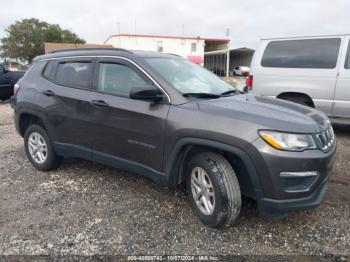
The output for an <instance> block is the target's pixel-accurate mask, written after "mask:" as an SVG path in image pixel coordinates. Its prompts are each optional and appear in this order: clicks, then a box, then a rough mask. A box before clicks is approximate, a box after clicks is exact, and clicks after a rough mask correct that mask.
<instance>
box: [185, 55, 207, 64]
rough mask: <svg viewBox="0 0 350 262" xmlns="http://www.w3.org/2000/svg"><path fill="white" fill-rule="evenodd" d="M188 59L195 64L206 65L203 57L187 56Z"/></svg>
mask: <svg viewBox="0 0 350 262" xmlns="http://www.w3.org/2000/svg"><path fill="white" fill-rule="evenodd" d="M187 59H188V60H190V61H191V62H193V63H195V64H203V63H204V58H203V57H202V56H198V55H189V56H187Z"/></svg>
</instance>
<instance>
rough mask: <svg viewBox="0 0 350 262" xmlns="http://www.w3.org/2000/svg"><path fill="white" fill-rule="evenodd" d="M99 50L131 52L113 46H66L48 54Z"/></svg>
mask: <svg viewBox="0 0 350 262" xmlns="http://www.w3.org/2000/svg"><path fill="white" fill-rule="evenodd" d="M100 50H102V51H103V50H108V51H123V52H127V53H132V52H130V51H129V50H126V49H123V48H113V47H110V48H108V47H92V48H89V47H85V48H84V47H82V48H66V49H59V50H54V51H51V52H49V54H56V53H61V52H70V51H100Z"/></svg>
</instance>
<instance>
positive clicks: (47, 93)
mask: <svg viewBox="0 0 350 262" xmlns="http://www.w3.org/2000/svg"><path fill="white" fill-rule="evenodd" d="M43 94H44V95H46V96H54V95H55V93H54V92H53V91H51V90H45V91H43Z"/></svg>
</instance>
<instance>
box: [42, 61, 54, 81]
mask: <svg viewBox="0 0 350 262" xmlns="http://www.w3.org/2000/svg"><path fill="white" fill-rule="evenodd" d="M55 65H56V63H55V61H49V62H47V64H46V66H45V69H44V73H43V76H44V77H45V78H46V79H49V80H53V79H54V78H55Z"/></svg>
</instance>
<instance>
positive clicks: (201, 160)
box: [186, 152, 242, 228]
mask: <svg viewBox="0 0 350 262" xmlns="http://www.w3.org/2000/svg"><path fill="white" fill-rule="evenodd" d="M196 167H200V168H202V169H204V170H205V172H206V174H207V175H208V176H209V178H210V181H211V183H212V185H213V189H214V195H215V204H214V205H213V206H214V211H213V213H212V214H209V215H208V214H204V213H203V212H202V211H201V210H200V209H199V207H198V206H197V204H196V201H195V199H194V195H193V193H192V188H191V173H192V171H194V170H195V168H196ZM186 178H187V179H186V184H187V191H188V194H189V197H190V201H191V204H192V208H193V210H194V212H195V214H196V215H197V216H198V217H199V219H200V220H201V221H202V223H203V224H204V225H206V226H208V227H212V228H219V227H222V226H225V225H226V226H230V225H232V224H233V223H234V222H235V221H236V219H237V218H238V216H239V214H240V211H241V205H242V200H241V190H240V187H239V183H238V180H237V177H236V173H235V171H234V170H233V168H232V166H231V165H230V163H229V162H228V161H227V160H226V159H225V158H224V157H223V156H222V155H219V154H216V153H212V152H205V153H199V154H197V155H195V156H194V157H192V159H190V161H189V162H188V166H187V177H186Z"/></svg>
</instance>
